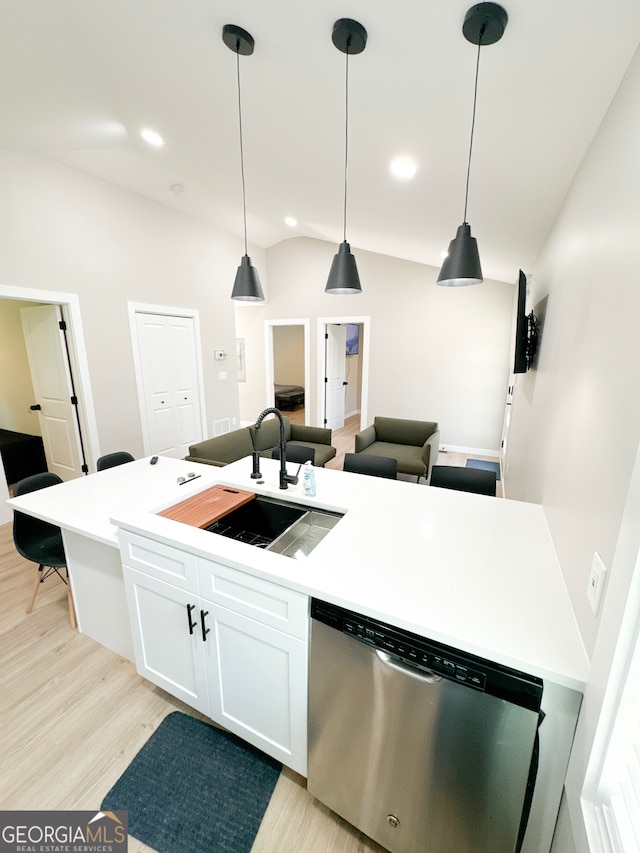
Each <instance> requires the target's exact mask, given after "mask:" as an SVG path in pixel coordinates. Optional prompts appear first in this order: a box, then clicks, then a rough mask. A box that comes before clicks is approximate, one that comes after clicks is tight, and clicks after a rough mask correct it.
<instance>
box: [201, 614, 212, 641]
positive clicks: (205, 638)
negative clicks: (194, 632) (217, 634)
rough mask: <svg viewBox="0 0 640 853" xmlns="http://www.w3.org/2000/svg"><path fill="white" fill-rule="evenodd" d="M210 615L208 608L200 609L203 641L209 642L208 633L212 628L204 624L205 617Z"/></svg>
mask: <svg viewBox="0 0 640 853" xmlns="http://www.w3.org/2000/svg"><path fill="white" fill-rule="evenodd" d="M208 615H209V611H208V610H201V611H200V626H201V628H202V642H203V643H206V642H207V634H208V633H209V631H210V630H211V628H207V627H206V626H205V624H204V618H205V616H208Z"/></svg>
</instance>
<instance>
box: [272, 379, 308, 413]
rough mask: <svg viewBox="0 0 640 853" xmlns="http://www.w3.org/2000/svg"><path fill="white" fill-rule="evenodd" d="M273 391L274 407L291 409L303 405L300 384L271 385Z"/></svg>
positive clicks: (302, 389) (302, 392)
mask: <svg viewBox="0 0 640 853" xmlns="http://www.w3.org/2000/svg"><path fill="white" fill-rule="evenodd" d="M273 388H274V391H275V400H276V409H293V408H294V407H295V406H304V388H303V387H302V386H301V385H278V384H277V383H276V384H274V386H273Z"/></svg>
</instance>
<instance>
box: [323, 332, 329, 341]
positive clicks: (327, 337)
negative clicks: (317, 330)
mask: <svg viewBox="0 0 640 853" xmlns="http://www.w3.org/2000/svg"><path fill="white" fill-rule="evenodd" d="M324 339H325V341H328V340H329V332H325V333H324Z"/></svg>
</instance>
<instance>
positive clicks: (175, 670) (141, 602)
mask: <svg viewBox="0 0 640 853" xmlns="http://www.w3.org/2000/svg"><path fill="white" fill-rule="evenodd" d="M123 572H124V582H125V590H126V595H127V606H128V608H129V617H130V620H131V633H132V636H133V647H134V652H135V659H136V666H137V669H138V672H139V673H140V675H142V676H144V677H145V678H148V679H149V681H152V682H153V683H154V684H157V685H158V687H162V688H163V689H164V690H166V691H167V693H171V694H172V695H173V696H177V697H178V699H182V700H183V702H186V703H187V704H188V705H190V706H191V707H192V708H196V709H197V710H198V711H201V712H202V713H204V714H208V713H209V699H208V696H207V681H206V679H207V676H206V669H205V654H204V645H205V644H204V643H203V641H202V630H201V627H202V626H201V617H200V600H199V598H198V597H197V596H195V595H193V594H191V593H189V592H186V591H185V590H182V589H179V588H178V587H174V586H173V585H172V584H168V583H165V582H164V581H160V580H157V579H156V578H152V577H149V575H146V574H144V573H143V572H139V571H138V570H136V569H132V568H130V567H129V566H123Z"/></svg>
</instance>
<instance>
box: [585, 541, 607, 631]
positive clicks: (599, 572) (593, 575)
mask: <svg viewBox="0 0 640 853" xmlns="http://www.w3.org/2000/svg"><path fill="white" fill-rule="evenodd" d="M606 574H607V569H606V566H605V564H604V563H603V562H602V558H601V556H600V554H598V552H597V551H594V552H593V560H592V561H591V572H590V574H589V584H588V586H587V599H588V601H589V604H590V605H591V609H592V610H593V612H594V615H596V616H597V615H598V610H599V608H600V601H601V600H602V590H603V588H604V582H605V577H606Z"/></svg>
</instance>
